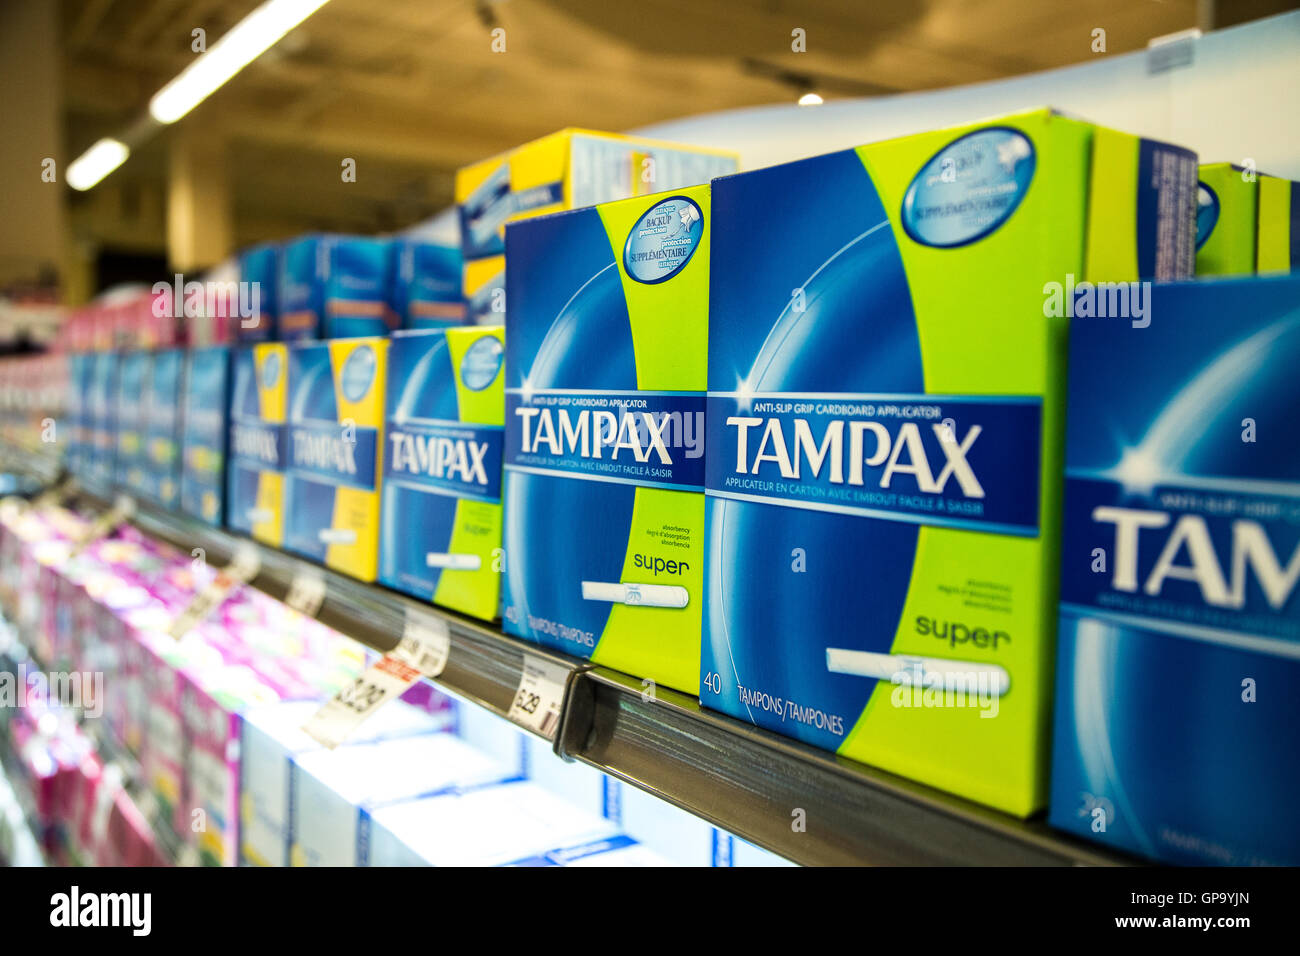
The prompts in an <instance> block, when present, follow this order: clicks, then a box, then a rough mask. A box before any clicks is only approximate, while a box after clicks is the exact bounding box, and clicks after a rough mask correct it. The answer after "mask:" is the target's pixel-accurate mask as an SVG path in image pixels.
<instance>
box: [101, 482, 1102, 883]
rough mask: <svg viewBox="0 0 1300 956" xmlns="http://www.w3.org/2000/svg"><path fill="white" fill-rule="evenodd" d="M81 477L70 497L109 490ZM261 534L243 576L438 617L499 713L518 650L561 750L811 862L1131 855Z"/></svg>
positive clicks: (334, 615) (226, 539) (154, 520)
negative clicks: (549, 646)
mask: <svg viewBox="0 0 1300 956" xmlns="http://www.w3.org/2000/svg"><path fill="white" fill-rule="evenodd" d="M112 502H113V498H112V496H111V494H110V493H109V492H108V491H107V490H106V489H96V488H93V487H83V488H82V489H81V490H80V491H79V492H78V494H77V503H78V504H80V505H81V506H83V507H87V508H89V509H90V510H92V511H102V510H104V509H107V508H109V507H111V506H112ZM130 520H131V521H132V522H133V523H134V524H135V525H136V527H138V528H139V529H140V530H141V531H142V532H143V533H145V534H147V535H150V536H152V537H154V538H156V539H158V540H161V541H166V542H168V543H169V544H171V545H173V546H174V547H177V548H180V549H182V550H184V551H186V552H192V551H193V549H195V548H202V549H203V550H204V553H205V560H207V561H208V562H210V563H212V564H213V565H214V566H218V567H219V566H222V565H224V564H226V563H229V562H230V561H231V559H232V558H233V557H234V555H235V553H236V551H237V549H239V548H241V547H248V546H249V545H251V544H252V542H250V541H248V539H245V538H243V537H240V536H237V535H232V534H229V533H227V532H225V531H222V530H220V529H217V528H212V527H210V526H208V525H205V524H202V523H201V522H197V521H194V520H192V519H189V518H186V517H183V516H180V515H177V514H173V513H170V512H165V511H161V510H158V509H156V508H153V507H151V506H150V505H148V504H145V503H138V504H137V506H136V508H135V512H134V515H133V517H132V518H131V519H130ZM253 546H254V547H256V548H257V549H258V554H259V558H260V568H259V571H258V573H257V575H256V576H255V577H254V578H253V579H252V580H251V582H250V583H251V584H252V586H254V587H256V588H258V589H259V590H262V591H264V592H265V593H267V594H269V595H271V596H272V597H275V598H277V599H282V600H283V599H284V598H285V597H286V596H287V595H288V594H289V592H290V590H291V589H292V588H293V587H294V582H295V580H296V579H297V578H299V577H300V576H304V575H305V576H312V577H315V578H318V579H319V581H320V582H323V584H324V597H323V600H322V601H321V603H320V607H319V610H318V612H317V613H316V615H315V616H316V617H317V618H318V619H319V620H320V621H322V622H323V623H325V624H327V625H329V626H330V627H332V628H334V629H336V630H338V631H339V632H341V633H343V634H345V635H347V636H349V637H350V638H352V639H354V640H356V641H358V642H360V643H362V644H364V645H366V646H368V647H371V648H373V649H375V650H377V651H381V652H383V651H388V650H391V649H392V648H394V647H395V646H396V645H397V643H398V642H399V641H400V639H401V636H402V633H403V630H404V628H405V626H406V621H407V620H408V617H409V616H411V615H415V616H417V617H418V618H419V619H421V620H425V621H429V620H433V621H440V622H442V623H444V624H445V625H446V628H447V632H448V635H449V638H450V642H449V643H450V653H449V656H448V661H447V666H446V669H445V670H444V671H443V673H442V674H441V676H440V677H439V678H438V679H437V680H436V681H435V683H436V684H437V685H439V686H440V687H442V688H444V689H446V690H449V691H451V692H452V693H454V694H456V695H458V696H460V697H462V698H465V699H467V700H470V701H472V702H473V703H475V704H478V705H479V706H482V707H485V708H487V709H488V710H489V711H491V712H492V713H494V714H496V715H498V716H500V717H503V718H505V717H507V716H508V714H509V712H510V709H511V703H512V701H513V699H514V696H515V694H516V692H517V690H518V688H519V684H520V679H521V675H522V670H523V666H524V661H525V658H526V657H527V658H532V659H537V660H542V661H546V662H549V663H551V664H553V665H556V666H557V667H558V668H561V669H562V670H563V673H564V674H565V680H566V685H565V692H564V700H563V704H562V707H561V717H560V721H559V724H558V728H557V729H556V730H555V732H554V733H553V734H548V735H546V736H547V738H548V739H553V747H554V751H555V753H556V754H557V755H559V756H560V757H561V758H563V759H566V760H576V761H580V762H582V763H584V764H587V765H589V766H591V767H594V768H596V769H598V770H601V771H603V772H605V773H608V774H610V775H611V776H613V777H614V778H616V779H618V780H622V781H624V782H626V783H628V784H630V785H632V786H635V787H637V788H639V789H641V790H644V791H647V792H648V793H651V794H653V795H655V796H657V797H660V798H661V799H664V800H666V801H668V802H669V803H672V804H674V805H676V806H678V807H680V808H682V809H684V810H687V811H689V812H691V813H693V814H695V815H697V816H699V817H702V818H703V819H705V820H707V821H709V822H710V823H713V824H714V825H715V826H717V827H720V828H722V829H725V830H727V831H729V832H732V833H735V834H736V835H737V836H740V837H742V838H744V839H746V840H748V841H750V842H752V843H754V844H756V845H758V846H760V847H763V848H764V849H767V850H771V851H772V852H774V853H776V854H778V855H780V856H783V857H786V858H787V859H790V860H792V861H794V862H796V863H801V864H805V865H817V864H821V865H850V864H874V865H887V864H894V865H925V864H942V865H968V866H974V865H1000V866H1054V865H1109V864H1122V863H1126V862H1127V861H1126V860H1124V859H1121V858H1119V857H1116V856H1113V855H1108V854H1105V853H1102V852H1099V851H1098V850H1096V849H1094V848H1091V847H1088V846H1086V845H1084V844H1081V843H1078V842H1076V841H1074V840H1071V839H1068V838H1066V837H1063V836H1061V835H1059V834H1057V833H1055V832H1054V831H1052V830H1049V829H1048V828H1047V827H1046V826H1045V825H1044V824H1042V823H1040V822H1036V821H1028V822H1026V821H1021V820H1017V819H1014V818H1012V817H1010V816H1007V815H1005V814H1002V813H999V812H997V811H993V810H989V809H987V808H984V807H981V806H979V805H977V804H974V803H971V802H969V801H966V800H963V799H960V798H958V797H953V796H950V795H948V794H945V793H942V792H940V791H936V790H933V789H931V788H929V787H925V786H922V785H920V784H915V783H912V782H911V781H907V780H904V779H902V778H899V777H895V776H893V775H892V774H888V773H884V772H882V771H878V770H874V769H872V768H869V767H865V766H862V765H859V764H856V763H853V762H851V761H847V760H844V759H841V758H838V757H836V756H834V755H833V754H827V753H823V752H821V751H818V750H816V749H814V748H811V747H807V746H804V745H802V744H799V743H797V742H795V741H792V740H788V739H786V738H784V737H780V736H777V735H775V734H772V733H769V732H767V731H764V730H760V729H758V728H756V727H752V726H749V725H747V724H744V723H741V722H739V721H736V720H732V719H731V718H728V717H724V716H722V715H720V714H715V713H713V712H711V711H707V710H705V709H703V708H701V707H700V705H699V703H698V702H697V701H696V700H694V699H693V698H691V697H689V696H688V695H685V694H681V693H678V692H676V691H672V690H669V689H667V688H660V687H648V686H643V683H642V681H640V680H639V679H637V678H634V677H630V676H628V675H626V674H622V673H619V672H617V671H612V670H609V669H607V668H602V667H593V666H591V665H590V664H589V663H588V662H585V661H581V660H578V659H575V658H572V657H569V656H567V655H564V654H560V653H556V652H553V651H549V650H546V649H544V648H541V647H538V646H536V645H532V644H528V643H525V642H523V641H520V640H518V639H516V638H513V637H510V636H508V635H506V634H504V633H502V632H501V631H500V630H499V629H498V628H496V627H494V626H491V625H486V624H483V623H481V622H477V621H473V620H470V619H468V618H464V617H462V616H460V615H457V614H454V613H450V612H447V611H443V610H441V609H439V608H435V607H432V606H430V605H427V604H423V603H421V602H419V601H415V600H412V599H410V598H407V597H404V596H402V595H399V594H396V593H393V592H391V591H388V590H386V589H384V588H382V587H378V586H375V585H368V584H363V583H361V582H358V581H355V580H353V579H351V578H347V577H344V576H343V575H340V574H337V573H334V572H332V571H329V570H326V569H324V568H321V567H319V566H317V565H315V564H312V563H311V562H309V561H305V560H302V559H299V558H296V557H293V556H291V555H288V554H285V553H284V552H281V551H278V550H276V549H274V548H269V547H265V546H262V545H253Z"/></svg>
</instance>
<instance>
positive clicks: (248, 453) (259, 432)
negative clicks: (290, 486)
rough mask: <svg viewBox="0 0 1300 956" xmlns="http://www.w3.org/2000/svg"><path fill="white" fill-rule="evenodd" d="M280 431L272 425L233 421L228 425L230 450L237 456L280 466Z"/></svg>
mask: <svg viewBox="0 0 1300 956" xmlns="http://www.w3.org/2000/svg"><path fill="white" fill-rule="evenodd" d="M279 436H280V432H279V430H278V429H277V428H275V427H274V426H267V425H250V424H248V423H247V422H233V423H231V426H230V444H231V451H232V452H233V453H234V455H235V457H237V458H245V459H250V460H252V461H257V462H262V463H263V464H266V465H268V466H270V467H272V468H279V467H281V463H280V438H279Z"/></svg>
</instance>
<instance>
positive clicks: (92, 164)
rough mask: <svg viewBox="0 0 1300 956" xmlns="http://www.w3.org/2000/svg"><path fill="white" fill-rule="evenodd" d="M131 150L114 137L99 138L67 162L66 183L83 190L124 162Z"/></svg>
mask: <svg viewBox="0 0 1300 956" xmlns="http://www.w3.org/2000/svg"><path fill="white" fill-rule="evenodd" d="M130 155H131V150H129V149H128V148H127V145H126V143H123V142H122V141H121V140H116V139H108V138H105V139H101V140H100V141H99V142H98V143H96V144H95V145H94V146H92V147H90V149H88V150H86V151H85V152H84V153H82V154H81V155H80V156H78V157H77V158H76V159H74V160H73V161H72V162H71V163H69V164H68V172H67V179H68V185H69V186H71V187H72V188H73V189H76V190H80V191H84V190H87V189H89V188H90V187H91V186H93V185H95V183H97V182H99V181H100V180H101V179H103V178H104V177H105V176H107V175H108V174H109V173H111V172H112V171H113V170H115V169H117V167H119V166H121V165H122V164H123V163H124V162H126V158H127V157H128V156H130Z"/></svg>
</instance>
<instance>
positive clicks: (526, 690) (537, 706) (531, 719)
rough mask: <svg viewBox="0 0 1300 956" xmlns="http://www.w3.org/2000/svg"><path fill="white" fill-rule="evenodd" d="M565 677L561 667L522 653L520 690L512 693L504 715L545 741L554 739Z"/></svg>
mask: <svg viewBox="0 0 1300 956" xmlns="http://www.w3.org/2000/svg"><path fill="white" fill-rule="evenodd" d="M568 677H569V671H568V668H566V667H564V665H562V664H552V663H551V662H550V661H546V660H542V659H541V658H538V657H533V656H532V655H530V654H525V655H524V671H523V674H521V675H520V677H519V689H518V690H517V691H515V699H514V700H513V701H512V702H511V704H510V712H509V713H508V714H507V715H506V716H507V717H509V718H510V719H511V720H513V721H514V722H515V723H516V724H519V725H520V726H521V727H527V728H528V729H529V730H531V731H534V732H535V733H539V734H541V735H542V736H543V737H545V738H546V739H547V740H551V739H553V738H554V737H555V731H556V730H557V729H558V727H559V724H560V707H561V705H562V704H563V703H564V685H565V682H566V681H567V680H568Z"/></svg>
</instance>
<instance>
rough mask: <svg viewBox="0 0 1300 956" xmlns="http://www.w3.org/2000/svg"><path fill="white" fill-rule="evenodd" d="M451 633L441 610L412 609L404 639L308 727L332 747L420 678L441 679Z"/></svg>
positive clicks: (320, 739)
mask: <svg viewBox="0 0 1300 956" xmlns="http://www.w3.org/2000/svg"><path fill="white" fill-rule="evenodd" d="M450 650H451V633H450V632H449V631H448V629H447V622H446V621H445V620H443V619H442V618H440V617H438V616H437V615H435V614H430V613H425V612H420V611H415V610H408V611H407V615H406V628H405V629H404V631H403V632H402V640H401V642H400V643H399V644H398V645H397V647H395V648H393V650H391V651H389V652H388V653H387V654H385V655H384V656H383V657H381V658H380V659H379V661H378V662H377V663H375V664H374V665H372V666H371V667H370V669H369V670H367V671H366V672H365V673H364V674H362V675H361V676H360V677H358V678H357V679H356V680H355V681H353V682H352V683H351V684H349V685H348V686H347V687H345V688H343V690H341V691H339V693H338V694H337V695H336V696H335V697H334V698H333V699H332V700H329V701H326V702H325V705H324V706H323V707H321V709H320V710H318V711H316V713H314V714H312V716H311V719H310V720H308V721H307V723H306V724H304V725H303V728H302V729H303V730H305V731H306V732H307V733H308V734H310V735H311V736H312V737H313V738H315V739H316V740H318V741H320V742H321V743H322V744H324V745H325V746H326V747H337V746H338V745H339V744H340V743H342V742H343V741H344V740H346V739H347V738H348V736H349V735H350V734H351V733H352V732H353V731H354V730H356V729H357V727H359V726H360V725H361V722H362V721H363V720H365V719H366V718H367V717H369V716H370V715H371V714H373V713H374V712H375V711H376V710H378V709H379V708H380V707H381V706H383V705H384V704H386V703H387V702H388V701H390V700H395V699H396V698H398V697H401V696H402V694H404V693H405V692H406V689H407V688H408V687H410V686H411V685H412V684H414V683H415V682H416V681H417V680H418V679H419V678H420V677H437V676H438V675H439V674H441V673H442V670H443V668H444V667H446V666H447V655H448V654H449V652H450Z"/></svg>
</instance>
